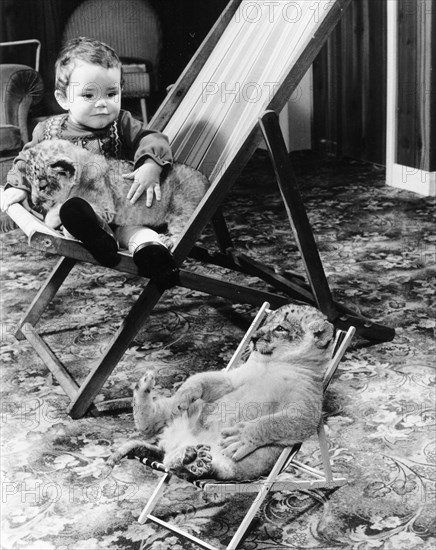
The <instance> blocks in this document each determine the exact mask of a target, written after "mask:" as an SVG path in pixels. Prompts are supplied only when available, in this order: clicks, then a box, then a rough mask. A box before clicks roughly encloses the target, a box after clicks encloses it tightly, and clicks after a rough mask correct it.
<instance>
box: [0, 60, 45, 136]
mask: <svg viewBox="0 0 436 550" xmlns="http://www.w3.org/2000/svg"><path fill="white" fill-rule="evenodd" d="M43 94H44V84H43V81H42V78H41V76H40V74H39V73H38V72H36V71H35V70H34V69H31V68H30V67H28V66H27V65H16V64H4V65H0V126H5V127H7V126H15V127H18V128H19V129H20V135H21V139H22V141H23V143H26V142H28V141H29V132H28V128H27V119H28V115H29V110H30V107H31V106H32V105H35V104H37V103H38V102H39V101H40V100H41V99H42V97H43Z"/></svg>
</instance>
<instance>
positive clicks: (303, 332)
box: [252, 305, 334, 359]
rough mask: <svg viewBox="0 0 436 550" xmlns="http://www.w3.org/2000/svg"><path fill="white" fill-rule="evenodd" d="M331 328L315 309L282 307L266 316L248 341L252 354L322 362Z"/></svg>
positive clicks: (328, 342) (330, 341) (329, 340)
mask: <svg viewBox="0 0 436 550" xmlns="http://www.w3.org/2000/svg"><path fill="white" fill-rule="evenodd" d="M333 336H334V329H333V325H332V324H331V323H330V322H329V321H328V320H327V317H326V316H325V315H323V314H322V313H321V312H320V311H318V310H317V309H316V308H314V307H311V306H297V305H285V306H282V307H280V308H279V309H277V310H276V311H273V312H272V313H270V314H269V315H268V317H267V319H266V321H265V323H264V325H263V326H262V327H261V328H259V329H258V330H257V331H256V333H255V334H254V336H253V338H252V351H254V352H257V353H259V354H261V355H263V356H269V357H273V358H274V357H275V358H277V359H281V358H283V359H285V357H288V356H291V357H297V356H298V357H301V358H304V357H305V356H307V357H312V358H316V357H319V358H320V359H321V358H324V357H326V356H327V355H329V352H330V344H331V343H332V341H333Z"/></svg>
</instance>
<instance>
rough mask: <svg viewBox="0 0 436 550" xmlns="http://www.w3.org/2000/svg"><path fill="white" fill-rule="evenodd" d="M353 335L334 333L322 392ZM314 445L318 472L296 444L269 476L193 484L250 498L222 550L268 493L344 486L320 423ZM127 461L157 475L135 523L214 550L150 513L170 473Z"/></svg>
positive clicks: (231, 548) (263, 311)
mask: <svg viewBox="0 0 436 550" xmlns="http://www.w3.org/2000/svg"><path fill="white" fill-rule="evenodd" d="M268 312H269V304H268V303H267V302H266V303H264V304H263V305H262V307H261V308H260V309H259V311H258V313H257V315H256V317H255V319H254V320H253V322H252V324H251V326H250V327H249V329H248V331H247V332H246V334H245V336H244V337H243V339H242V340H241V342H240V344H239V346H238V348H237V349H236V351H235V353H234V354H233V357H232V358H231V359H230V362H229V364H228V365H227V367H226V369H225V370H226V371H228V370H230V369H232V368H235V367H237V366H238V365H239V364H240V362H241V357H242V355H243V354H244V352H245V350H246V349H247V347H248V345H249V343H250V340H251V337H252V335H253V334H254V333H255V331H256V330H257V329H258V328H259V327H260V326H261V325H262V323H263V322H264V320H265V318H266V316H267V314H268ZM354 333H355V328H354V327H350V328H349V329H348V330H347V331H342V330H337V331H336V334H335V344H334V347H333V354H332V359H331V361H330V364H329V365H328V367H327V369H326V371H325V373H324V377H323V388H324V392H325V391H326V390H327V388H328V386H329V384H330V382H331V380H332V378H333V376H334V374H335V372H336V369H337V368H338V365H339V363H340V361H341V359H342V357H343V356H344V354H345V352H346V351H347V348H348V346H349V345H350V343H351V341H352V339H353V336H354ZM318 443H319V450H320V455H321V461H322V469H321V470H320V469H318V468H313V467H312V466H309V465H307V464H304V463H302V462H300V461H299V460H298V459H297V455H298V453H299V451H300V449H301V447H302V444H303V443H297V444H295V445H293V446H292V447H286V448H284V449H283V451H282V453H281V454H280V456H279V457H278V459H277V461H276V463H275V464H274V466H273V467H272V468H271V471H270V473H269V474H268V476H266V477H262V478H259V479H255V480H251V481H247V482H224V481H214V480H213V479H207V480H197V481H194V482H193V483H194V484H195V485H196V486H197V487H198V488H199V489H201V490H202V491H204V493H206V494H209V495H217V496H218V497H219V498H221V499H222V498H223V497H226V498H227V497H231V496H235V495H237V494H238V493H240V494H243V495H253V502H252V504H251V506H250V507H249V509H248V510H247V512H246V514H245V516H244V517H243V519H242V521H241V522H240V524H239V526H238V528H237V530H236V532H235V534H234V535H233V537H232V538H231V540H230V542H229V543H228V545H227V546H226V550H235V549H236V548H237V547H238V545H239V543H240V542H241V540H242V538H243V537H244V535H245V534H246V532H247V530H248V528H249V527H250V524H251V522H252V520H253V518H254V516H255V515H256V513H257V511H258V510H259V509H260V507H261V506H262V503H263V502H264V500H265V499H266V497H267V496H268V494H269V493H270V492H276V491H293V490H305V491H307V490H314V489H328V490H333V489H336V488H338V487H341V486H342V485H345V484H346V483H347V480H346V478H344V477H339V476H337V475H334V473H333V470H332V466H331V463H330V456H329V451H328V442H327V439H326V434H325V429H324V424H323V423H322V422H321V423H320V425H319V427H318ZM129 458H132V459H138V460H139V461H140V462H142V463H143V464H144V465H146V466H148V467H150V468H151V469H153V470H155V472H156V473H157V475H158V476H160V478H159V481H158V483H157V485H156V488H155V490H154V491H153V493H152V495H151V496H150V498H149V500H148V502H147V504H146V505H145V507H144V509H143V510H142V512H141V514H140V516H139V518H138V521H139V523H145V522H146V521H147V520H150V521H152V522H154V523H156V524H158V525H160V526H161V527H165V528H166V529H168V530H170V531H171V532H173V533H175V534H176V535H178V536H180V537H183V538H186V539H188V540H190V541H191V542H194V543H195V544H197V545H198V546H200V547H201V548H205V549H206V550H218V549H217V548H216V547H214V546H212V545H211V544H209V543H208V542H206V541H204V540H203V539H200V538H199V537H198V536H195V535H193V534H191V533H189V532H187V531H185V530H183V529H182V528H181V527H180V526H177V525H174V524H171V523H169V522H167V521H165V520H163V519H161V518H159V517H157V516H156V515H154V514H152V512H153V510H154V508H155V507H156V506H157V504H158V502H159V500H160V498H161V497H162V495H163V493H164V491H166V490H170V489H171V487H170V481H171V478H172V477H173V475H174V474H173V473H171V472H170V471H169V470H168V469H166V468H165V466H164V465H163V464H161V463H158V462H155V461H152V460H149V459H147V458H142V457H137V456H134V455H132V456H129ZM290 467H291V468H290ZM291 470H292V473H291Z"/></svg>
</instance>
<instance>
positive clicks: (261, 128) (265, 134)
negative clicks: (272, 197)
mask: <svg viewBox="0 0 436 550" xmlns="http://www.w3.org/2000/svg"><path fill="white" fill-rule="evenodd" d="M321 1H322V2H324V4H323V6H324V7H325V8H328V11H326V15H325V17H324V18H323V19H322V21H321V22H320V24H319V25H318V27H317V29H316V32H314V34H313V35H310V36H309V37H308V38H307V41H306V42H305V43H304V48H303V49H302V50H301V53H300V54H299V57H298V59H297V60H296V62H295V63H294V64H293V65H292V68H291V70H290V71H289V73H287V74H286V75H285V77H284V78H283V80H282V81H281V83H280V86H279V87H278V88H277V90H276V91H275V94H274V95H273V97H272V98H271V100H270V101H269V103H268V106H267V107H268V109H267V111H266V112H265V113H264V114H263V115H262V116H261V117H260V121H259V122H260V124H257V123H256V121H252V127H250V128H251V129H249V132H248V134H247V136H246V137H245V138H244V143H243V144H242V146H241V147H239V148H238V150H237V152H236V154H235V155H234V156H233V157H232V159H231V161H230V162H229V164H228V165H227V166H226V169H225V170H223V171H222V173H219V169H220V167H219V166H218V165H216V166H212V168H211V173H208V174H207V175H208V176H210V177H211V180H212V184H211V187H210V189H209V190H208V192H207V194H206V196H205V197H204V199H203V200H202V202H201V203H200V205H199V206H198V208H197V210H196V212H195V213H194V215H193V217H192V218H191V220H190V222H189V223H188V225H187V227H186V228H185V230H184V232H183V233H182V235H180V237H179V240H178V242H177V244H176V247H175V249H174V251H173V253H174V257H175V259H176V262H177V264H178V265H180V266H182V264H183V262H184V260H185V259H186V258H187V257H191V258H194V259H196V260H199V261H202V262H206V263H210V264H215V265H218V266H223V267H226V268H230V269H233V270H235V271H238V272H241V273H243V274H248V275H251V276H253V275H254V276H257V277H259V278H260V279H262V280H264V281H265V282H266V283H267V284H269V285H271V286H273V287H274V288H275V289H276V290H277V291H278V293H275V292H269V291H265V290H258V289H253V288H250V287H249V286H247V285H243V284H236V283H233V282H228V281H223V280H220V279H219V278H218V277H212V276H209V275H207V276H206V275H202V274H199V273H194V272H192V271H189V270H187V269H183V268H181V269H180V277H179V285H180V286H182V287H186V288H189V289H193V290H197V291H201V292H204V293H208V294H211V295H215V296H221V297H224V298H227V299H230V300H232V301H237V302H242V303H249V304H252V305H255V306H260V305H261V304H262V303H263V302H265V301H268V302H269V303H271V306H272V307H279V306H280V305H283V304H284V303H287V302H288V301H289V298H292V299H296V300H299V301H303V302H306V303H309V304H312V305H315V306H317V307H318V308H319V309H320V310H321V311H323V312H324V313H325V314H326V315H327V316H328V318H329V320H330V321H332V322H333V323H334V324H335V326H336V327H338V328H344V327H345V328H346V327H348V326H355V327H356V328H357V331H358V333H359V334H360V335H362V336H363V337H366V338H368V339H371V340H374V341H387V340H391V339H392V338H393V337H394V331H393V330H392V329H390V328H388V327H384V326H382V325H380V324H377V323H373V322H371V321H369V320H368V319H365V318H363V317H361V316H359V315H357V314H356V313H355V312H354V311H352V310H351V309H349V308H347V307H345V306H344V305H342V304H338V303H336V302H335V301H333V299H332V296H331V293H330V289H329V286H328V283H327V279H326V276H325V273H324V270H323V267H322V264H321V260H320V258H319V254H318V250H317V247H316V243H315V240H314V238H313V234H312V230H311V227H310V224H309V222H308V219H307V215H306V213H305V209H304V204H303V202H302V200H301V197H300V194H299V192H298V187H297V184H296V181H295V177H294V175H293V172H292V167H291V164H290V160H289V155H288V152H287V150H286V146H285V143H284V140H283V136H282V134H281V131H280V128H279V124H278V120H277V116H276V114H275V112H274V111H277V112H278V111H280V110H281V108H282V107H283V106H284V105H285V103H286V101H287V99H288V98H289V97H290V95H291V94H292V92H293V91H294V89H295V87H296V86H297V85H298V83H299V81H300V80H301V78H302V76H303V75H304V74H305V72H306V71H307V69H308V68H309V67H310V65H311V63H312V62H313V59H314V58H315V56H316V54H317V53H318V52H319V50H320V48H321V47H322V45H323V43H324V42H325V40H326V38H327V37H328V35H329V33H330V32H331V30H332V29H333V28H334V26H335V24H336V23H337V21H338V20H339V19H340V16H341V12H342V10H343V9H344V8H345V7H346V5H347V4H348V3H349V1H350V0H335V2H333V3H332V2H330V1H327V0H321ZM242 2H244V0H231V1H230V3H229V5H228V7H227V8H226V9H225V10H224V12H223V15H222V16H221V17H220V19H219V20H218V22H217V23H216V25H215V26H214V27H213V29H212V30H211V32H210V33H209V35H208V37H207V38H206V39H205V41H204V43H203V44H202V46H201V48H200V49H199V51H198V53H197V54H196V56H194V58H193V60H192V61H191V63H190V64H189V65H188V67H187V68H186V70H185V72H184V73H183V74H182V75H181V77H180V79H179V81H178V82H177V83H176V84H175V86H174V87H173V88H172V90H171V91H170V93H169V95H168V97H167V99H166V100H165V101H164V103H163V104H162V106H161V108H160V109H159V110H158V112H157V113H156V115H155V117H154V118H153V120H152V121H151V123H150V126H151V127H153V128H155V129H157V130H162V131H165V129H166V128H168V124H169V123H170V122H171V120H172V117H173V116H175V113H176V112H177V109H180V108H181V105H182V102H183V99H184V98H185V97H188V93H189V90H190V87H191V85H192V84H193V82H194V80H195V78H196V77H197V76H198V75H199V74H201V73H200V71H201V70H202V69H203V68H204V67H205V66H206V65H207V60H208V58H209V56H210V55H211V53H212V52H213V50H214V48H215V46H216V45H217V42H218V41H219V39H220V37H221V35H222V34H223V33H224V32H225V29H226V26H227V25H229V21H231V20H232V17H234V16H235V13H236V10H237V9H238V6H239V5H240V4H241V3H242ZM251 4H253V3H251ZM262 138H263V139H265V142H266V144H267V146H268V149H269V152H270V155H271V160H272V162H273V165H274V169H275V173H276V176H277V183H278V185H279V188H280V192H281V194H282V197H283V201H284V204H285V207H286V210H287V213H288V217H289V221H290V224H291V227H292V230H293V233H294V237H295V239H296V241H297V244H298V246H299V249H300V252H301V254H302V258H303V261H304V264H305V268H306V272H307V277H308V283H306V282H305V281H304V279H303V278H302V277H301V275H298V274H290V275H287V276H286V277H285V276H283V275H280V274H277V273H275V272H274V271H273V270H272V269H270V268H268V267H267V266H264V265H263V264H261V263H260V262H258V261H254V260H253V259H251V258H249V257H248V256H247V255H245V254H242V253H240V252H238V251H237V250H236V249H235V248H234V246H233V243H232V240H231V237H230V232H229V230H228V228H227V225H226V222H225V220H224V217H223V215H222V214H221V212H220V205H221V203H222V201H223V199H224V198H225V196H226V194H227V192H228V191H229V189H230V187H231V185H232V184H233V182H234V181H235V180H236V178H237V177H238V175H239V173H240V172H241V170H242V168H243V167H244V166H245V164H246V163H247V162H248V160H249V159H250V157H251V156H252V154H253V152H254V151H255V149H256V148H257V146H258V145H259V143H260V141H261V140H262ZM176 159H177V160H182V161H184V160H185V159H184V158H182V159H179V158H177V157H176ZM196 167H197V168H198V167H199V166H196ZM203 168H204V167H203ZM206 168H207V167H206ZM209 168H210V167H209ZM8 213H9V214H10V216H11V217H12V218H13V219H14V221H15V222H16V223H17V224H18V225H19V226H20V227H21V228H22V229H23V230H24V231H25V232H26V234H27V235H28V237H29V244H30V245H31V246H33V247H35V248H37V249H40V250H43V251H45V252H49V253H54V254H57V255H60V256H62V258H61V259H60V260H59V262H58V263H57V265H56V266H55V268H54V269H53V271H52V273H51V275H50V276H49V277H48V279H47V281H46V282H45V283H44V285H43V286H42V288H41V289H40V291H39V292H38V294H37V296H36V297H35V299H34V300H33V302H32V304H31V305H30V307H29V308H28V310H27V311H26V313H25V314H24V316H23V317H22V319H21V321H20V322H19V324H18V327H17V330H16V333H15V335H16V337H17V338H18V339H23V338H26V339H27V340H28V341H29V342H30V344H31V345H32V346H33V347H34V349H35V351H36V352H37V353H38V354H39V356H40V357H41V358H42V360H43V361H44V362H45V364H46V365H47V367H48V368H49V369H50V370H51V372H52V373H53V374H54V376H55V377H56V379H57V381H58V382H59V384H60V385H61V386H62V388H63V389H64V391H65V393H66V394H67V395H68V397H69V398H70V399H71V404H70V406H69V408H68V413H69V414H70V416H71V417H72V418H79V417H81V416H83V415H84V414H85V413H86V412H91V413H93V414H97V413H99V411H100V412H104V409H105V407H106V406H105V405H104V404H99V409H98V410H97V409H96V407H95V406H94V405H93V401H94V399H95V397H96V396H97V394H98V393H99V391H100V390H101V388H102V386H103V385H104V383H105V382H106V380H107V378H108V377H109V376H110V374H111V372H112V371H113V369H114V368H115V366H116V365H117V364H118V362H119V360H120V359H121V358H122V356H123V354H124V352H125V351H126V349H127V347H128V346H129V344H130V342H131V341H132V340H133V338H134V337H135V336H136V334H137V333H138V331H139V330H140V328H141V327H142V326H143V325H144V323H145V321H146V319H147V318H148V316H149V315H150V314H151V312H152V311H153V309H154V307H155V305H156V304H157V303H158V301H159V299H160V297H161V296H162V292H163V291H162V290H160V289H159V288H158V286H157V284H155V282H153V281H148V282H147V283H146V284H145V287H144V289H143V291H142V293H141V294H140V296H139V298H138V299H137V301H136V302H135V303H134V305H133V306H132V308H131V310H130V312H129V313H128V315H127V316H126V318H125V319H124V320H123V321H122V323H121V325H120V327H119V329H118V331H117V332H116V333H115V335H114V336H113V337H112V339H111V341H110V342H109V344H108V347H107V349H106V351H105V352H104V353H103V356H102V357H101V358H100V359H99V360H98V362H97V363H96V364H95V365H94V366H93V368H92V370H91V371H90V372H89V374H88V376H87V377H86V379H85V380H84V381H83V382H82V383H81V384H79V383H78V382H77V381H76V380H75V379H74V377H73V376H72V374H71V373H70V372H69V371H68V369H67V367H66V366H65V365H63V363H62V362H61V360H60V359H59V358H58V357H56V355H55V354H54V353H53V351H52V350H51V349H50V348H49V346H48V345H47V343H46V342H45V341H44V340H43V338H42V336H41V335H40V334H39V333H38V331H37V329H36V324H37V322H38V320H39V319H40V317H41V315H42V313H43V312H44V310H45V308H46V307H47V306H48V304H49V303H50V302H51V300H52V299H53V298H54V296H55V295H56V293H57V292H58V290H59V288H60V287H61V285H62V283H63V282H64V280H65V278H66V277H67V276H68V274H69V273H70V271H71V269H72V268H73V267H74V265H75V264H76V263H77V262H78V261H86V262H90V263H94V264H95V263H96V262H95V260H94V258H93V257H92V256H91V255H90V254H89V253H88V252H87V251H86V250H85V249H84V248H83V246H82V245H81V244H80V243H79V242H77V241H74V240H69V239H65V238H63V237H60V236H59V234H56V233H54V232H53V231H51V230H48V228H47V227H46V226H45V225H44V224H42V223H41V222H39V221H37V220H35V218H34V217H33V216H32V215H31V214H29V213H28V212H26V211H25V210H24V209H23V208H22V207H21V205H12V207H11V208H10V209H9V211H8ZM208 222H212V224H213V226H214V229H215V234H216V238H217V242H218V245H219V249H220V250H219V252H217V253H214V254H211V253H210V252H209V251H208V250H206V249H205V248H202V247H199V246H196V240H197V238H198V237H199V235H200V233H201V232H202V230H203V228H204V227H205V225H206V224H207V223H208ZM119 256H120V263H119V264H118V265H117V267H116V270H117V271H120V272H125V273H131V274H135V275H137V274H138V272H137V267H136V265H135V264H134V262H133V261H132V258H131V257H130V256H129V255H128V254H126V253H123V252H120V253H119ZM108 406H109V407H110V408H112V407H113V404H110V405H108Z"/></svg>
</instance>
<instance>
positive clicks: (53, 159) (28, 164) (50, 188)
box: [19, 139, 107, 213]
mask: <svg viewBox="0 0 436 550" xmlns="http://www.w3.org/2000/svg"><path fill="white" fill-rule="evenodd" d="M20 158H22V159H23V160H24V161H25V168H24V170H25V174H24V175H25V176H26V178H27V181H28V182H29V184H30V186H31V199H32V203H33V205H34V207H35V208H36V209H37V210H39V211H40V212H42V213H46V212H47V211H48V210H50V209H51V208H52V207H53V206H55V205H57V204H62V203H63V202H65V201H66V200H67V198H68V196H69V194H70V192H71V188H72V187H73V186H74V185H77V184H78V183H79V182H81V181H83V180H85V179H86V182H87V184H88V185H89V184H92V182H93V181H95V180H96V179H97V178H101V176H102V175H103V174H104V173H105V172H106V171H107V166H106V164H105V159H104V157H100V155H99V156H96V155H92V154H91V153H89V152H88V151H86V150H85V149H82V148H81V147H79V146H77V145H74V144H73V143H71V142H69V141H66V140H58V139H55V140H46V141H42V142H41V143H38V144H37V145H35V146H34V147H30V148H29V149H26V150H25V151H23V153H22V154H21V155H20ZM19 169H20V170H21V171H22V170H23V168H21V164H20V165H19Z"/></svg>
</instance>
